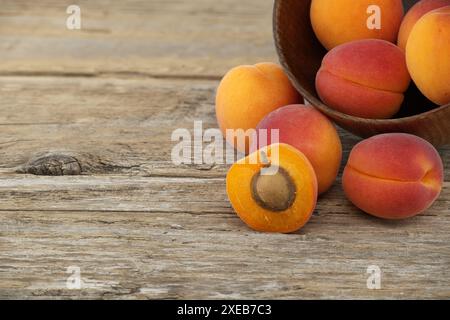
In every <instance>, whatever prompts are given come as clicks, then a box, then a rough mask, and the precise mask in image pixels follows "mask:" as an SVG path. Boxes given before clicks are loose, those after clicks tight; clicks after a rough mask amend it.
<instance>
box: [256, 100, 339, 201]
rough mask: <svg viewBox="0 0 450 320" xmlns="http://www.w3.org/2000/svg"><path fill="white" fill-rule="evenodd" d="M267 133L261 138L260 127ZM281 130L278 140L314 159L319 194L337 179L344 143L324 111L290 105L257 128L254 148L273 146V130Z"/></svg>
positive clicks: (263, 121) (274, 113)
mask: <svg viewBox="0 0 450 320" xmlns="http://www.w3.org/2000/svg"><path fill="white" fill-rule="evenodd" d="M262 129H265V130H266V132H267V139H266V136H264V138H261V132H262V131H261V130H262ZM273 129H278V130H279V142H280V143H286V144H289V145H291V146H293V147H295V148H296V149H298V150H299V151H301V152H302V153H303V154H304V155H305V156H306V157H307V158H308V160H309V161H310V162H311V164H312V166H313V168H314V171H315V173H316V176H317V182H318V190H319V194H322V193H324V192H325V191H327V190H328V189H329V188H330V187H331V186H332V185H333V182H334V181H335V180H336V177H337V174H338V172H339V167H340V165H341V160H342V144H341V140H340V138H339V135H338V133H337V131H336V128H335V126H334V125H333V124H332V123H331V121H330V120H328V118H327V117H325V116H324V115H323V114H322V113H320V112H319V111H317V110H316V109H314V108H313V107H310V106H305V105H290V106H286V107H283V108H280V109H277V110H275V111H273V112H271V113H270V114H269V115H267V116H266V117H265V118H264V119H263V120H262V121H261V122H260V123H259V124H258V126H257V127H256V131H257V139H254V140H252V142H251V150H252V151H253V150H256V149H258V148H261V147H264V146H266V145H270V144H271V143H272V141H271V131H272V130H273Z"/></svg>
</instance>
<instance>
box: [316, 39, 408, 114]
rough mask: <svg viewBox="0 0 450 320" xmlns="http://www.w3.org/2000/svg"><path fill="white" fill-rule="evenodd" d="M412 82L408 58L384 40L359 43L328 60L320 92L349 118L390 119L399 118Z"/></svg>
mask: <svg viewBox="0 0 450 320" xmlns="http://www.w3.org/2000/svg"><path fill="white" fill-rule="evenodd" d="M410 82H411V78H410V75H409V73H408V69H407V67H406V61H405V54H404V53H403V51H402V50H401V49H399V48H398V47H397V46H396V45H394V44H392V43H390V42H387V41H384V40H376V39H369V40H358V41H353V42H349V43H346V44H343V45H340V46H338V47H336V48H334V49H333V50H331V51H330V52H328V54H327V55H326V56H325V58H324V59H323V62H322V66H321V68H320V70H319V72H318V73H317V77H316V88H317V92H318V94H319V96H320V98H321V99H322V101H323V102H324V103H325V104H327V105H328V106H329V107H331V108H333V109H335V110H337V111H340V112H343V113H346V114H348V115H352V116H356V117H361V118H370V119H387V118H390V117H392V116H393V115H395V114H396V113H397V112H398V111H399V109H400V106H401V104H402V103H403V100H404V92H405V91H406V90H407V89H408V86H409V84H410Z"/></svg>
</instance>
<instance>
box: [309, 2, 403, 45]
mask: <svg viewBox="0 0 450 320" xmlns="http://www.w3.org/2000/svg"><path fill="white" fill-rule="evenodd" d="M374 8H376V10H373V9H374ZM403 13H404V11H403V4H402V0H357V1H356V0H313V1H312V3H311V23H312V26H313V29H314V32H315V34H316V36H317V38H318V39H319V41H320V42H321V43H322V45H323V46H324V47H325V48H326V49H327V50H331V49H333V48H334V47H336V46H338V45H341V44H344V43H346V42H350V41H354V40H362V39H382V40H386V41H390V42H393V43H395V42H396V41H397V35H398V30H399V28H400V24H401V22H402V18H403ZM375 14H376V15H378V17H376V18H378V19H379V21H378V22H379V23H380V24H379V25H378V26H375V27H372V26H371V24H370V23H369V25H368V22H371V20H372V18H371V17H372V16H374V15H375ZM369 26H370V27H369Z"/></svg>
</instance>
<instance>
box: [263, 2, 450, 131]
mask: <svg viewBox="0 0 450 320" xmlns="http://www.w3.org/2000/svg"><path fill="white" fill-rule="evenodd" d="M282 1H283V0H274V4H273V14H272V30H273V37H274V42H275V48H276V51H277V55H278V59H279V61H280V63H281V65H282V67H283V68H284V70H285V71H286V72H287V75H288V77H289V79H290V80H291V82H292V83H293V85H294V87H295V88H296V89H297V90H298V91H300V93H301V94H302V95H303V97H304V98H305V99H306V100H307V101H308V102H310V103H311V104H312V106H313V107H315V108H318V109H319V110H321V111H323V112H324V113H327V114H329V115H332V116H333V117H335V118H339V119H344V120H347V121H353V122H359V123H368V124H372V125H373V124H380V125H381V124H388V123H389V124H399V123H405V122H409V121H415V120H418V119H422V118H424V117H427V116H429V115H432V114H435V113H438V112H441V111H442V110H444V109H447V108H449V107H450V103H448V104H445V105H443V106H438V107H436V108H434V109H432V110H428V111H426V112H422V113H419V114H415V115H411V116H408V117H402V118H392V119H367V118H360V117H355V116H351V115H348V114H345V113H343V112H340V111H337V110H334V109H332V108H330V107H329V106H327V105H326V104H325V103H323V102H322V101H321V100H320V99H318V98H316V97H315V96H314V95H312V94H311V93H310V92H308V91H307V90H306V89H304V88H303V87H302V86H301V85H299V84H298V82H297V79H296V78H295V76H294V74H293V73H292V70H291V68H290V67H289V65H288V63H287V61H286V57H285V55H284V53H283V50H282V49H281V46H280V37H279V34H278V30H279V28H278V13H279V7H280V4H281V2H282Z"/></svg>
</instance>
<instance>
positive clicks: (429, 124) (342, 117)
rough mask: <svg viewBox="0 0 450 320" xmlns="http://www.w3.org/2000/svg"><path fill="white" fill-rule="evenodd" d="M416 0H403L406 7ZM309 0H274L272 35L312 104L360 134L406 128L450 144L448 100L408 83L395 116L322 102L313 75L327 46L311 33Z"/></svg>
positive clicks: (297, 84) (291, 74) (436, 142)
mask: <svg viewBox="0 0 450 320" xmlns="http://www.w3.org/2000/svg"><path fill="white" fill-rule="evenodd" d="M416 2H417V1H414V0H405V1H404V3H405V7H406V8H409V7H411V6H412V5H413V4H414V3H416ZM310 5H311V0H275V7H274V21H273V22H274V37H275V45H276V47H277V50H278V55H279V58H280V62H281V64H282V65H283V67H284V69H285V70H286V72H287V73H288V75H289V77H290V79H291V81H292V82H293V84H294V86H295V87H296V88H297V90H299V91H300V93H301V94H302V95H303V96H304V97H305V99H306V100H308V101H309V102H310V103H311V104H312V105H313V106H315V107H316V108H317V109H319V110H320V111H322V112H323V113H324V114H326V115H327V116H328V117H330V118H332V119H333V120H334V121H335V122H336V123H337V124H338V125H339V126H341V127H343V128H344V129H346V130H348V131H350V132H352V133H354V134H356V135H358V136H360V137H369V136H372V135H375V134H380V133H387V132H406V133H411V134H415V135H417V136H420V137H422V138H424V139H426V140H428V141H430V142H431V143H433V144H434V145H436V146H439V145H445V144H450V104H449V105H445V106H441V107H438V106H436V105H434V104H433V103H432V102H431V101H429V100H427V99H426V98H425V97H424V96H423V95H422V94H421V93H420V92H419V90H418V89H417V88H416V87H415V86H414V84H412V85H411V87H410V88H409V90H408V92H407V93H406V98H405V102H404V103H403V106H402V108H401V111H400V112H399V113H398V114H397V116H396V118H395V119H388V120H373V119H364V118H358V117H353V116H349V115H346V114H344V113H341V112H338V111H335V110H333V109H331V108H330V107H328V106H327V105H325V104H324V103H322V101H321V100H320V99H319V97H318V95H317V92H316V90H315V77H316V73H317V71H318V70H319V67H320V65H321V62H322V59H323V57H324V55H325V54H326V50H325V49H324V48H323V47H322V45H321V44H320V42H319V41H318V40H317V38H316V36H315V35H314V32H313V29H312V26H311V22H310V18H309V9H310Z"/></svg>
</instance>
